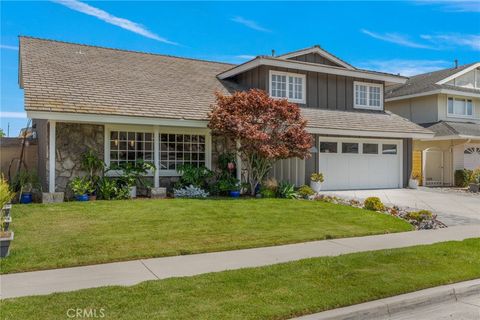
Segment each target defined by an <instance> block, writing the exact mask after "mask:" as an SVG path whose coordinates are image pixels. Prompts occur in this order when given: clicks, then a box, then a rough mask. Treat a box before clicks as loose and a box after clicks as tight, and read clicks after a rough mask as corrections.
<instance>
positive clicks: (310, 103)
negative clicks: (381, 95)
mask: <svg viewBox="0 0 480 320" xmlns="http://www.w3.org/2000/svg"><path fill="white" fill-rule="evenodd" d="M270 70H275V71H283V72H291V73H298V74H304V75H305V76H306V81H307V84H306V85H307V86H306V92H307V96H306V103H305V104H299V106H300V107H304V108H317V109H330V110H348V111H358V110H357V109H354V108H353V82H354V81H361V82H368V83H382V82H380V81H374V80H367V79H361V78H352V77H345V76H337V75H332V74H326V73H319V72H309V71H303V70H296V69H287V68H279V67H270V66H259V67H256V68H253V69H251V70H249V71H246V72H244V73H241V74H239V75H237V76H236V77H235V80H236V81H237V82H238V83H239V84H240V85H242V86H243V87H245V88H247V89H253V88H258V89H261V90H265V91H267V92H268V91H269V85H270V84H269V74H270Z"/></svg>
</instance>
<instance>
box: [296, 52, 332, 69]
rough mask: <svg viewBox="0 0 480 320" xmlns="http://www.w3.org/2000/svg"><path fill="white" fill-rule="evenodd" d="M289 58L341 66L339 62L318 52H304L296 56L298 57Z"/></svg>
mask: <svg viewBox="0 0 480 320" xmlns="http://www.w3.org/2000/svg"><path fill="white" fill-rule="evenodd" d="M288 60H296V61H304V62H311V63H318V64H325V65H328V66H336V67H341V66H340V65H339V64H338V63H335V62H333V61H331V60H328V59H327V58H324V57H322V56H321V55H319V54H318V53H308V54H303V55H301V56H296V57H292V58H289V59H288Z"/></svg>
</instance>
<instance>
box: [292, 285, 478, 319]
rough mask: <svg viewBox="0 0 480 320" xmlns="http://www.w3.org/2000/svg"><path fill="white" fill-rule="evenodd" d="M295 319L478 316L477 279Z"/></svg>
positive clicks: (472, 317)
mask: <svg viewBox="0 0 480 320" xmlns="http://www.w3.org/2000/svg"><path fill="white" fill-rule="evenodd" d="M295 319H297V320H347V319H349V320H351V319H355V320H380V319H382V320H419V319H422V320H439V319H451V320H453V319H458V320H460V319H461V320H478V319H480V279H476V280H471V281H464V282H459V283H455V284H449V285H445V286H439V287H434V288H429V289H425V290H420V291H415V292H411V293H406V294H402V295H398V296H394V297H389V298H385V299H379V300H375V301H370V302H365V303H360V304H356V305H352V306H349V307H344V308H339V309H333V310H328V311H324V312H319V313H315V314H311V315H307V316H303V317H299V318H295Z"/></svg>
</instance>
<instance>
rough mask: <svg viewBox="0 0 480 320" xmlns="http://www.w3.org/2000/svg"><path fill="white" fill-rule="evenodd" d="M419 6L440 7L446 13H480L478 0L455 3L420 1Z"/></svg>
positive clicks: (459, 0) (461, 0)
mask: <svg viewBox="0 0 480 320" xmlns="http://www.w3.org/2000/svg"><path fill="white" fill-rule="evenodd" d="M417 4H421V5H438V6H440V7H441V8H442V9H443V11H446V12H480V3H479V1H478V0H470V1H468V0H458V1H456V0H454V1H432V0H419V1H417Z"/></svg>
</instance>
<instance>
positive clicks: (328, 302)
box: [2, 238, 480, 320]
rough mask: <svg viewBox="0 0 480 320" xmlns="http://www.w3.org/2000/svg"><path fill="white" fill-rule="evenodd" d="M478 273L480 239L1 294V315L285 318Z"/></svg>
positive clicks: (132, 317)
mask: <svg viewBox="0 0 480 320" xmlns="http://www.w3.org/2000/svg"><path fill="white" fill-rule="evenodd" d="M479 277H480V239H478V238H477V239H469V240H465V241H462V242H444V243H439V244H434V245H429V246H417V247H410V248H403V249H394V250H381V251H372V252H363V253H355V254H348V255H343V256H339V257H324V258H313V259H305V260H300V261H295V262H289V263H283V264H277V265H273V266H268V267H259V268H249V269H241V270H234V271H225V272H220V273H210V274H205V275H199V276H195V277H184V278H172V279H167V280H157V281H148V282H144V283H141V284H139V285H136V286H132V287H118V286H115V287H104V288H96V289H86V290H80V291H76V292H70V293H57V294H51V295H48V296H38V297H25V298H18V299H11V300H6V301H4V302H3V303H2V304H3V305H2V314H3V317H4V318H5V319H25V320H29V319H38V318H39V317H40V318H42V319H66V313H67V311H68V310H69V309H72V308H78V309H81V310H83V309H85V310H87V312H88V311H89V310H91V309H95V310H96V312H97V314H99V313H100V311H101V309H102V308H103V314H104V315H105V319H288V318H291V317H294V316H300V315H304V314H311V313H315V312H320V311H324V310H328V309H333V308H338V307H342V306H347V305H352V304H357V303H362V302H365V301H371V300H376V299H381V298H385V297H388V296H393V295H398V294H402V293H406V292H411V291H416V290H420V289H424V288H428V287H434V286H438V285H443V284H449V283H454V282H459V281H464V280H470V279H475V278H479Z"/></svg>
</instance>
